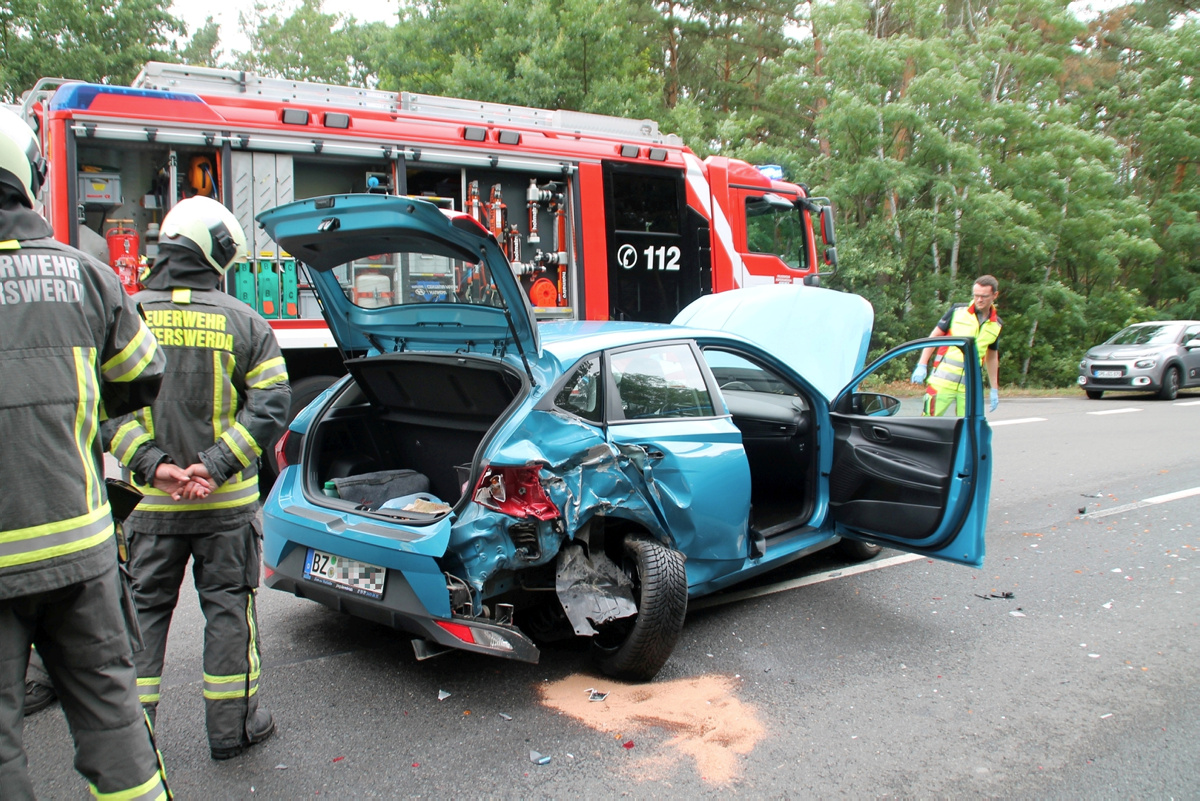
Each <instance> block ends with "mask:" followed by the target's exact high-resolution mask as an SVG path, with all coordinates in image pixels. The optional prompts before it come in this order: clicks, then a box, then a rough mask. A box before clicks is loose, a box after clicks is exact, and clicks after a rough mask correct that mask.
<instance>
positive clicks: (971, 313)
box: [912, 275, 1004, 417]
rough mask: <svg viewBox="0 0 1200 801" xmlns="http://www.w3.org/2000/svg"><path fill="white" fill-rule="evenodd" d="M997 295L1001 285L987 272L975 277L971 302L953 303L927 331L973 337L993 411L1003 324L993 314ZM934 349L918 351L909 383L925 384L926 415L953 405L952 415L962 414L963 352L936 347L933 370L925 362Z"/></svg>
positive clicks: (964, 391)
mask: <svg viewBox="0 0 1200 801" xmlns="http://www.w3.org/2000/svg"><path fill="white" fill-rule="evenodd" d="M999 295H1000V284H999V282H998V281H996V279H995V278H993V277H992V276H990V275H981V276H980V277H979V278H977V279H975V285H974V286H973V287H972V289H971V296H972V302H971V303H970V304H969V305H968V304H965V303H960V304H955V305H953V306H951V307H950V309H949V310H948V311H947V312H946V313H945V314H944V315H942V319H940V320H938V323H937V325H935V326H934V327H933V330H932V331H930V332H929V336H931V337H944V336H956V337H973V338H974V339H975V347H976V350H977V351H978V352H979V359H980V364H981V365H982V366H983V367H984V369H986V370H987V377H988V386H989V387H990V390H989V392H988V411H989V412H994V411H996V407H997V406H999V405H1000V392H999V382H1000V351H999V350H998V349H997V347H996V340H997V339H999V338H1000V329H1001V328H1003V326H1004V323H1003V321H1002V320H1001V319H1000V315H999V314H997V313H996V298H997V297H998V296H999ZM934 350H935V349H934V348H925V349H924V350H922V351H921V358H920V361H919V362H918V363H917V367H916V369H915V370H913V374H912V382H913V383H914V384H922V383H923V384H925V414H926V415H927V416H937V417H940V416H942V415H944V414H946V413H947V412H948V411H950V409H951V408H952V407H953V409H954V414H956V415H958V416H959V417H962V416H963V414H964V413H965V412H966V408H965V407H966V399H967V387H966V384H965V383H964V380H963V379H964V375H965V373H964V368H965V366H966V365H965V363H964V361H963V353H962V351H961V350H960V349H959V348H953V347H941V348H937V349H936V350H937V358H935V359H934V362H933V372H932V373H930V372H928V368H927V367H926V364H927V363H928V362H929V357H930V356H931V355H933V352H934Z"/></svg>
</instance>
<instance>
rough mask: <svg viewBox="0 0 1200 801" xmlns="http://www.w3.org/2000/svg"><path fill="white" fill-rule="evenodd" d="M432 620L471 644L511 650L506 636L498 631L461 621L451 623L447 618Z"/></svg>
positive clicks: (511, 646) (499, 649) (498, 649)
mask: <svg viewBox="0 0 1200 801" xmlns="http://www.w3.org/2000/svg"><path fill="white" fill-rule="evenodd" d="M434 622H435V623H437V624H438V625H439V626H441V627H442V628H443V629H445V630H446V631H447V632H449V633H450V634H451V635H452V636H454V637H457V638H458V639H460V640H462V641H463V642H466V643H470V644H472V645H481V646H483V647H484V648H494V649H496V650H497V651H511V650H513V645H512V643H511V642H509V641H508V638H507V637H505V636H504V635H503V634H501V633H500V632H498V631H493V630H492V629H485V628H474V627H472V626H467V625H464V624H462V623H452V622H450V621H448V620H436V621H434Z"/></svg>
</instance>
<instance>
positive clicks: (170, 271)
mask: <svg viewBox="0 0 1200 801" xmlns="http://www.w3.org/2000/svg"><path fill="white" fill-rule="evenodd" d="M219 279H220V276H218V275H217V273H216V272H215V271H214V270H213V269H212V268H211V267H209V266H207V265H206V264H205V263H204V262H202V261H201V260H200V258H199V257H198V256H195V255H193V254H192V253H190V252H188V251H185V250H182V249H180V248H174V247H163V249H162V251H161V254H160V256H159V259H158V261H157V262H156V263H155V265H154V267H153V268H152V270H151V272H150V275H149V277H148V278H147V279H146V282H145V283H146V286H147V287H148V289H146V290H143V291H142V292H139V293H138V294H137V295H136V296H135V299H136V300H137V301H138V302H139V303H141V304H142V308H143V309H144V313H145V316H146V321H147V322H148V323H149V325H150V329H151V330H152V331H153V332H154V333H155V335H156V336H157V337H158V340H159V344H160V346H161V347H162V349H163V350H164V351H165V352H166V355H167V372H166V375H165V376H164V377H163V385H162V390H161V391H160V392H159V395H158V398H157V400H155V402H154V404H153V406H151V407H150V408H148V409H142V410H140V411H138V412H137V413H135V414H132V415H129V416H126V417H123V418H120V419H114V420H110V421H109V422H108V423H106V424H105V428H104V436H105V443H106V444H107V446H108V449H109V451H110V452H111V453H112V454H113V456H115V457H116V458H117V461H119V462H120V463H121V464H122V465H124V466H125V467H128V468H129V469H130V470H131V471H132V473H133V484H134V486H136V487H137V488H138V489H139V490H141V491H142V492H143V493H145V495H146V497H145V498H143V499H142V502H141V503H140V504H139V505H138V507H137V509H136V511H134V513H133V514H132V515H130V517H129V523H128V525H129V528H130V529H132V530H135V531H149V532H154V533H157V534H183V535H186V534H209V533H213V532H217V531H226V530H231V529H234V528H237V527H238V526H242V525H245V524H246V523H248V522H249V521H251V520H252V519H253V518H254V516H255V513H256V512H257V509H258V459H259V457H260V456H261V457H263V458H274V454H270V453H267V454H264V453H263V450H264V448H266V447H267V446H268V445H269V444H270V443H271V441H272V440H273V439H274V438H275V437H276V436H277V435H279V434H280V433H281V432H282V430H283V426H284V423H285V421H286V418H287V412H288V406H289V403H290V399H291V389H290V388H289V386H288V381H287V368H286V367H285V366H284V361H283V356H281V355H280V353H279V345H278V344H277V343H276V341H275V335H274V333H273V332H272V330H271V327H270V326H269V325H268V324H267V322H266V320H264V319H263V318H262V317H260V316H259V315H258V314H257V313H256V312H255V311H254V310H253V309H251V308H250V307H249V306H247V305H246V304H245V303H242V302H241V301H240V300H237V299H236V298H234V297H232V296H230V295H228V294H227V293H225V292H222V291H221V290H219V289H217V288H216V284H217V283H218V281H219ZM168 459H169V460H170V461H172V462H173V463H175V464H177V465H180V466H187V465H190V464H195V463H197V462H202V463H203V464H204V466H205V467H206V468H208V472H209V474H210V476H211V477H212V479H213V482H214V483H216V484H217V489H216V490H215V491H214V492H213V493H212V494H210V495H209V496H208V497H207V498H204V499H186V498H185V499H181V500H179V501H175V500H173V499H172V498H171V496H170V494H168V493H165V492H162V491H160V490H157V489H155V488H153V487H151V486H149V483H150V480H151V479H152V478H153V476H154V471H155V470H156V469H157V467H158V465H159V464H160V463H161V462H163V461H164V460H168Z"/></svg>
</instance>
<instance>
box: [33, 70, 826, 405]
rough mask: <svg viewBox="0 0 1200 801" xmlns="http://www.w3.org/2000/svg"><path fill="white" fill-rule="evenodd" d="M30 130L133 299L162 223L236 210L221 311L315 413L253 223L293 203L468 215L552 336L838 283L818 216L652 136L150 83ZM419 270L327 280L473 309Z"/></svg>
mask: <svg viewBox="0 0 1200 801" xmlns="http://www.w3.org/2000/svg"><path fill="white" fill-rule="evenodd" d="M25 109H26V111H27V113H28V116H29V117H30V118H32V119H35V121H36V123H37V126H38V128H39V131H40V135H41V137H42V141H43V150H44V153H45V154H46V158H47V160H48V161H49V164H50V177H49V180H48V181H47V185H46V188H45V189H44V193H45V194H44V197H43V202H44V204H45V207H46V210H47V216H48V217H49V218H50V220H51V222H52V224H53V225H54V229H55V232H56V236H58V237H59V238H60V239H62V240H63V241H66V242H69V243H70V244H72V245H75V246H81V247H84V248H85V249H86V248H87V247H88V246H89V244H92V245H94V246H95V247H96V248H99V249H100V250H101V253H102V255H104V256H105V258H106V259H107V260H108V261H109V263H110V264H111V265H112V266H113V267H114V269H117V270H118V271H119V272H121V274H122V277H123V280H124V281H125V282H126V285H127V288H128V289H129V290H130V291H136V288H137V275H138V269H137V268H136V266H135V265H137V264H138V263H139V262H140V263H141V264H142V265H144V264H145V263H146V261H147V260H149V261H152V260H153V258H154V255H155V251H156V245H157V232H158V225H159V223H160V222H161V221H162V218H163V216H164V215H165V214H166V212H167V211H168V210H169V209H170V208H171V206H172V205H173V204H175V203H176V202H178V201H179V200H180V199H182V198H185V197H189V196H192V195H197V194H199V195H207V196H211V197H214V198H217V199H219V200H220V201H221V202H223V203H225V204H226V205H227V206H228V207H229V208H230V209H232V210H233V212H234V213H235V214H236V215H237V217H238V219H239V220H240V221H241V223H242V225H243V227H244V228H245V230H246V232H247V234H248V236H249V237H250V238H251V242H252V253H251V258H250V259H249V260H247V261H246V262H244V263H240V264H237V265H235V266H234V268H232V269H231V270H230V272H229V274H228V276H227V278H226V282H227V283H226V290H227V291H228V292H230V293H231V294H233V295H235V296H236V297H238V298H240V299H241V300H243V301H245V302H246V303H248V304H250V305H251V306H253V307H254V308H256V309H257V310H258V311H259V312H260V313H261V314H262V315H263V316H264V317H266V318H267V319H268V320H269V321H270V323H271V325H272V327H273V328H274V330H275V331H276V334H277V336H278V338H279V341H280V345H281V347H282V349H283V351H284V354H285V356H286V358H287V361H288V370H289V373H290V374H291V376H292V378H293V381H294V382H295V381H296V380H298V379H300V380H304V379H308V378H312V379H314V380H315V383H313V384H312V385H311V387H310V391H309V392H306V393H301V394H302V395H308V396H309V397H311V395H312V394H314V393H313V392H312V391H311V390H312V388H315V387H316V386H318V385H320V386H323V385H325V384H327V383H328V382H329V381H330V380H332V376H337V375H341V374H342V373H343V372H344V369H343V367H342V364H341V358H340V355H339V354H338V353H337V352H336V350H335V348H334V343H333V339H332V337H331V336H330V334H329V331H328V328H327V327H326V325H325V323H324V321H323V319H322V318H321V313H320V306H319V299H318V298H317V296H316V295H315V294H314V291H313V288H312V286H311V284H310V282H309V280H308V277H307V273H306V272H305V269H304V266H303V264H299V263H297V262H296V260H295V259H293V258H292V257H291V256H290V255H289V254H287V253H286V252H282V251H281V250H280V249H279V248H278V247H277V246H276V244H275V243H274V242H273V241H272V240H271V239H270V238H269V237H268V236H267V235H266V233H265V232H264V231H263V230H261V229H260V228H259V227H258V226H257V225H256V224H255V223H254V218H255V216H256V215H258V214H259V213H261V212H262V211H265V210H266V209H268V208H271V207H274V206H277V205H280V204H283V203H287V202H290V201H292V200H299V199H304V198H310V197H318V196H323V195H334V194H344V193H353V192H381V193H393V194H399V195H416V196H421V197H423V198H426V199H431V200H433V202H435V203H437V204H439V205H442V206H444V207H445V208H450V209H456V210H465V211H467V212H469V213H471V214H472V215H474V216H475V217H476V219H478V220H479V221H480V222H481V223H483V224H484V225H485V226H486V227H487V228H489V229H490V230H491V231H492V232H493V234H495V236H496V238H497V240H498V241H499V242H500V243H501V245H502V247H503V249H504V251H505V253H506V254H507V256H508V258H509V261H510V262H511V264H512V268H513V270H514V271H515V272H516V274H517V275H518V276H520V279H521V282H522V285H523V286H524V287H525V289H526V291H527V292H528V293H529V296H530V299H531V301H532V304H533V305H534V307H535V308H536V311H537V314H538V315H539V317H542V318H575V319H601V320H603V319H629V320H643V321H662V322H666V321H670V320H671V319H672V318H673V317H674V316H675V314H676V312H678V311H679V310H680V309H681V308H683V307H684V306H686V305H687V304H688V303H689V302H691V301H692V300H694V299H695V298H697V297H699V296H700V295H703V294H706V293H710V292H720V291H723V290H728V289H733V288H735V287H740V286H749V285H753V284H758V283H768V282H773V283H794V282H795V283H798V282H801V281H804V280H806V279H808V280H809V281H810V282H812V280H813V279H812V278H811V277H814V276H817V275H818V274H819V271H820V268H821V266H822V265H824V264H828V265H834V264H836V248H835V242H834V235H833V210H832V208H831V206H830V205H829V202H828V200H826V199H824V198H812V197H809V193H808V190H807V188H806V187H805V186H803V185H802V184H792V183H787V182H784V181H782V180H779V178H781V175H776V176H775V177H768V176H767V175H766V174H764V171H762V170H760V169H757V168H755V167H753V166H751V165H749V164H747V163H745V162H742V161H738V160H735V159H729V158H723V157H718V156H713V157H709V158H707V159H704V160H701V159H699V158H698V157H697V156H696V155H695V154H693V153H692V152H691V151H690V150H689V149H688V148H687V147H685V146H684V144H683V142H682V141H681V140H680V139H679V138H678V137H677V136H674V135H670V134H663V133H661V132H660V131H659V128H658V125H657V124H656V123H655V122H653V121H651V120H636V119H624V118H617V117H608V116H603V115H595V114H584V113H578V112H572V111H563V110H546V109H536V108H526V107H521V106H510V105H503V104H496V103H483V102H477V101H469V100H460V99H454V98H444V97H434V96H429V95H419V94H412V93H408V92H400V93H393V92H384V91H376V90H369V89H357V88H351V87H342V86H330V85H325V84H316V83H304V82H296V81H287V80H279V79H268V78H261V77H258V76H256V75H255V74H253V73H249V72H240V71H235V70H227V69H208V68H197V67H188V66H183V65H176V64H163V63H157V62H152V63H149V64H147V65H146V66H145V68H144V69H143V70H142V72H141V74H140V75H139V76H138V78H137V79H136V80H135V81H134V84H133V85H132V86H130V87H119V86H109V85H98V84H87V83H74V82H61V81H53V82H46V81H43V82H41V83H39V86H38V87H36V88H35V89H34V90H33V91H32V92H31V93H29V94H28V95H27V96H26V100H25ZM814 221H819V225H818V226H817V227H818V228H819V230H820V231H821V233H822V240H823V241H822V243H820V244H819V243H818V242H817V241H816V236H815V235H814ZM101 242H102V243H103V244H101ZM426 261H427V263H421V264H418V263H412V262H406V263H403V264H400V263H393V262H392V261H391V260H390V257H386V256H378V257H371V258H365V259H362V260H359V261H355V262H353V263H351V264H347V265H344V266H343V267H341V268H339V270H338V273H337V275H338V278H339V283H340V284H341V286H342V289H343V291H345V292H346V293H347V294H348V295H351V296H352V297H353V298H355V300H356V302H358V303H359V305H366V306H370V305H373V304H377V305H381V306H382V305H389V304H390V303H392V302H394V299H396V298H399V297H405V298H409V297H413V296H419V297H422V298H424V299H426V300H428V301H430V302H439V301H442V300H445V299H447V298H448V297H449V295H450V293H451V292H453V291H454V290H456V289H457V290H459V291H464V289H465V290H466V291H471V290H472V287H471V286H470V285H469V282H470V281H471V277H470V276H469V275H468V276H464V275H455V274H452V273H451V272H450V271H449V269H450V268H449V267H448V265H447V264H446V263H445V262H446V261H447V260H444V259H438V258H436V257H430V258H429V259H427V260H426ZM464 282H467V283H466V284H465V286H464ZM478 289H479V291H482V290H483V289H484V288H482V287H481V288H478ZM298 400H299V398H298Z"/></svg>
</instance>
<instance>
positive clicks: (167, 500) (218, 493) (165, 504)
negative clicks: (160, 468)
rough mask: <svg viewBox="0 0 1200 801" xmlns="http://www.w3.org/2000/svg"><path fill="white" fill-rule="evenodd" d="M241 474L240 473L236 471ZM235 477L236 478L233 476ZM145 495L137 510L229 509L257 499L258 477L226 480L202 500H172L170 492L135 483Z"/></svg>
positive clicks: (188, 510)
mask: <svg viewBox="0 0 1200 801" xmlns="http://www.w3.org/2000/svg"><path fill="white" fill-rule="evenodd" d="M238 476H241V473H238ZM235 478H237V477H236V476H235ZM134 486H136V487H137V488H138V489H139V490H140V491H141V492H142V494H143V495H145V496H146V497H145V498H143V499H142V502H141V503H139V504H138V507H137V508H138V511H139V512H190V511H194V510H199V509H231V508H233V507H235V506H245V505H246V504H250V503H254V502H255V501H257V500H258V477H257V476H251V477H250V478H247V479H238V480H236V481H228V482H226V483H225V484H224V485H222V486H220V487H218V488H217V489H216V490H215V491H214V492H213V493H212V494H211V495H209V496H208V497H207V498H205V499H204V500H202V501H186V500H178V501H176V500H174V499H173V498H172V497H171V495H170V493H166V492H163V491H162V490H159V489H155V488H154V487H146V486H142V485H141V484H137V483H135V485H134Z"/></svg>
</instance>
